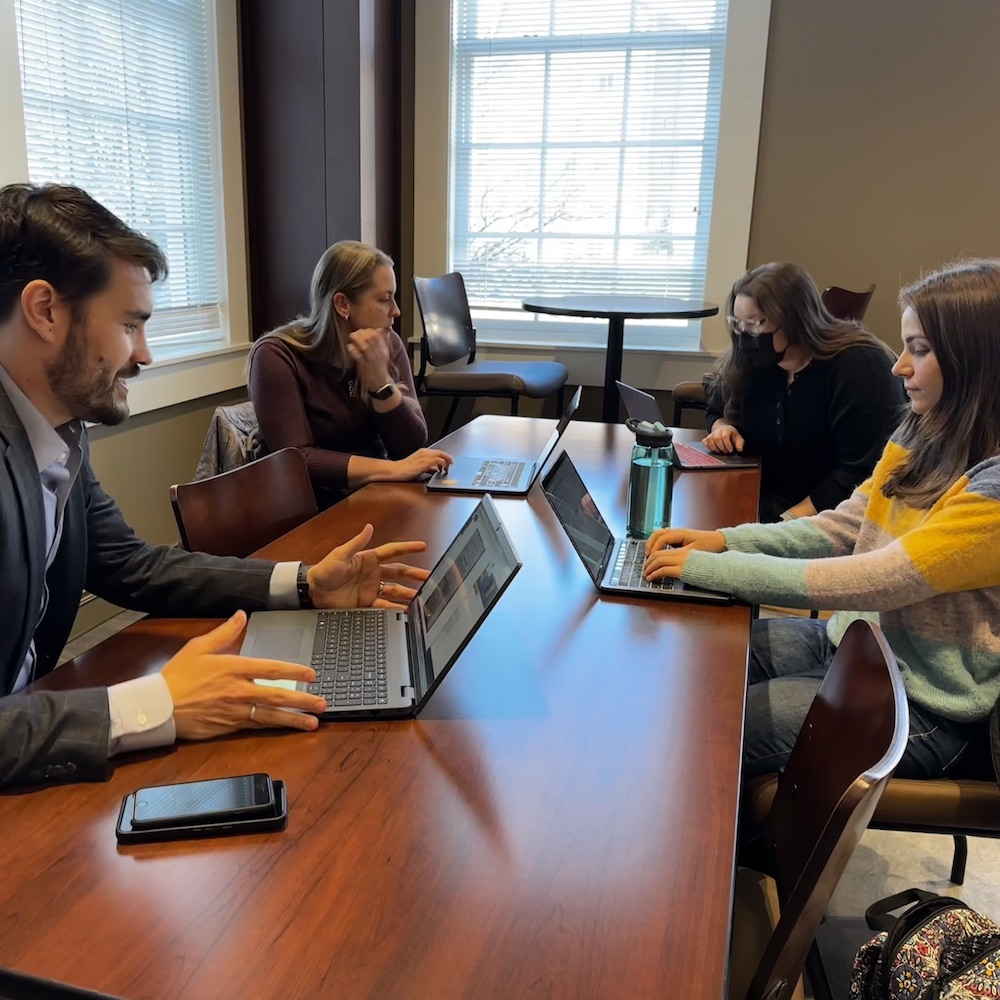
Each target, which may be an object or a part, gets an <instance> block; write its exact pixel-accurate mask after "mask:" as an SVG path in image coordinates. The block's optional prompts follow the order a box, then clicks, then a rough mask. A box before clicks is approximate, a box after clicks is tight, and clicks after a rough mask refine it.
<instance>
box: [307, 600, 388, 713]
mask: <svg viewBox="0 0 1000 1000" xmlns="http://www.w3.org/2000/svg"><path fill="white" fill-rule="evenodd" d="M385 621H386V615H385V612H383V611H351V612H349V613H347V612H337V611H321V612H320V613H319V614H318V615H317V616H316V637H315V638H314V639H313V654H312V662H311V666H312V668H313V670H315V671H316V682H315V683H314V684H310V685H309V689H308V690H309V693H310V694H318V695H320V696H321V697H323V698H325V699H326V704H327V707H328V708H339V707H341V706H348V705H361V706H364V705H376V706H377V705H387V704H388V703H389V688H388V679H387V677H386V664H385Z"/></svg>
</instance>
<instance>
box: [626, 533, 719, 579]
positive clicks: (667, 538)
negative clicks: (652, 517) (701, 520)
mask: <svg viewBox="0 0 1000 1000" xmlns="http://www.w3.org/2000/svg"><path fill="white" fill-rule="evenodd" d="M695 549H697V550H699V551H702V552H725V551H726V539H725V537H724V536H723V534H722V532H721V531H694V530H692V529H690V528H660V529H659V531H654V532H653V534H652V535H651V536H650V537H649V538H648V539H647V541H646V562H645V565H644V566H643V571H642V575H643V576H644V577H645V578H646V579H647V580H659V579H662V578H664V577H671V578H674V579H676V578H678V577H679V576H680V575H681V573H682V572H683V570H684V563H686V562H687V557H688V555H689V554H690V553H691V551H692V550H695Z"/></svg>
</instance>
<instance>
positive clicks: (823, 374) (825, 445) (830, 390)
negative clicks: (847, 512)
mask: <svg viewBox="0 0 1000 1000" xmlns="http://www.w3.org/2000/svg"><path fill="white" fill-rule="evenodd" d="M726 312H727V315H728V317H729V334H730V338H731V340H732V343H731V345H730V348H729V350H728V351H727V352H726V353H725V354H724V355H723V356H722V358H721V359H720V360H719V365H718V378H717V380H716V382H715V386H714V388H713V390H712V391H711V393H710V394H709V399H708V414H707V423H708V430H709V433H708V435H707V437H705V438H704V441H703V444H705V445H706V446H707V447H708V448H709V449H710V450H712V451H714V452H718V453H720V454H725V453H731V452H734V451H743V450H744V448H745V449H746V451H747V453H748V454H751V455H755V456H757V457H759V458H760V459H761V477H762V480H761V501H760V519H761V520H762V521H777V520H778V519H779V518H781V519H784V520H787V519H790V518H795V517H805V516H808V515H810V514H815V513H816V511H818V510H824V509H826V508H828V507H836V506H837V504H838V503H840V501H841V500H844V499H846V498H847V497H848V496H850V494H851V490H853V489H854V487H855V486H857V484H858V483H860V482H861V481H862V480H864V479H865V478H866V477H867V476H868V475H869V474H870V473H871V470H872V468H873V467H874V465H875V461H876V459H877V458H878V456H879V453H880V452H881V451H882V448H883V447H884V446H885V442H886V440H887V439H888V437H889V435H890V434H891V433H892V431H893V429H894V428H895V427H896V425H897V424H898V423H899V420H900V418H901V413H902V408H903V405H904V403H905V398H904V397H903V394H902V391H901V389H900V386H899V382H898V380H897V379H894V378H893V377H892V374H891V369H892V363H893V360H894V355H893V354H892V352H891V351H890V350H889V349H888V348H887V347H886V346H885V345H884V344H883V343H882V342H881V341H880V340H878V339H877V338H876V337H874V336H873V335H872V334H870V333H868V332H867V331H866V330H864V329H862V328H861V326H859V325H858V324H857V323H854V322H850V321H847V320H839V319H835V318H834V317H833V316H831V315H830V313H829V312H828V311H827V309H826V307H825V306H824V305H823V301H822V299H821V298H820V294H819V290H818V289H817V288H816V285H815V283H814V282H813V280H812V278H810V277H809V275H808V274H807V273H806V272H805V271H803V270H802V268H800V267H797V266H796V265H794V264H762V265H761V266H760V267H755V268H754V269H753V270H751V271H747V273H746V274H744V275H743V277H741V278H740V279H739V280H738V281H737V282H736V284H735V285H733V288H732V291H730V293H729V299H728V300H727V302H726Z"/></svg>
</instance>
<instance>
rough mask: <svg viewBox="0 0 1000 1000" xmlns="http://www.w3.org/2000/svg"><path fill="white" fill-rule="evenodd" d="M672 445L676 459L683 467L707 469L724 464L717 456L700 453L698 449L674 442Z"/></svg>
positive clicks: (709, 453)
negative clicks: (694, 466)
mask: <svg viewBox="0 0 1000 1000" xmlns="http://www.w3.org/2000/svg"><path fill="white" fill-rule="evenodd" d="M673 445H674V451H675V452H676V454H677V457H678V459H680V461H681V462H682V463H683V464H684V465H696V466H701V467H702V468H707V467H709V466H714V465H725V464H726V463H725V462H724V461H723V460H722V459H721V458H719V456H718V455H713V454H711V452H705V451H702V450H701V449H700V448H692V447H691V445H689V444H680V443H679V442H677V441H674V442H673Z"/></svg>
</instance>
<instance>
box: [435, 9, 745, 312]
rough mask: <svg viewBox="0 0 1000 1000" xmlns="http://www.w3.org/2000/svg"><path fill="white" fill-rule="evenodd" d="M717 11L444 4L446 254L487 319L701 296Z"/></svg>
mask: <svg viewBox="0 0 1000 1000" xmlns="http://www.w3.org/2000/svg"><path fill="white" fill-rule="evenodd" d="M726 15H727V3H726V0H453V6H452V27H453V38H452V53H453V55H452V77H451V78H452V101H451V109H452V110H451V135H450V139H451V142H450V167H451V170H450V219H449V239H450V245H449V263H450V265H451V267H453V268H454V269H456V270H459V271H461V272H462V273H463V275H464V276H465V280H466V284H467V287H468V288H469V296H470V300H471V302H472V304H473V306H474V307H477V308H478V309H480V310H486V312H485V313H483V315H492V316H495V315H497V311H503V310H509V311H510V312H511V318H513V312H514V311H516V310H519V307H520V300H521V299H522V298H524V297H527V296H529V295H563V294H571V293H577V292H579V293H622V294H632V295H656V296H662V295H667V296H671V297H676V298H685V299H701V298H702V297H703V295H704V287H705V270H706V262H707V257H708V233H709V223H710V219H711V211H712V191H713V184H714V176H715V161H716V151H717V145H718V134H719V110H720V103H721V93H722V67H723V58H724V55H725V41H726ZM522 315H523V314H522Z"/></svg>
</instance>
